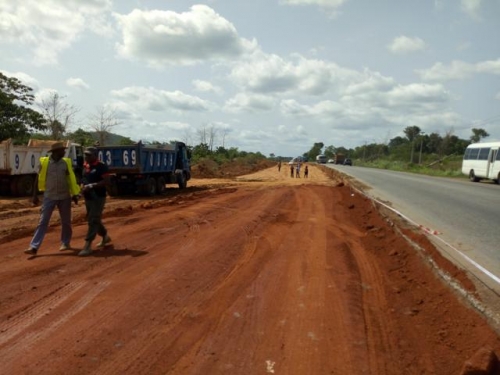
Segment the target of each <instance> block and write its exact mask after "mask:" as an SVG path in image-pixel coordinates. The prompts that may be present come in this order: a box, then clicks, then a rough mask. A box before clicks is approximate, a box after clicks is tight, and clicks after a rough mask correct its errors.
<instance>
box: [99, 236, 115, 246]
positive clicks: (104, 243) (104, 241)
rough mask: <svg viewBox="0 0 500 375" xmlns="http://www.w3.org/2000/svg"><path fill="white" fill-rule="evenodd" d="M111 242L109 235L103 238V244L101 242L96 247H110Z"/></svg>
mask: <svg viewBox="0 0 500 375" xmlns="http://www.w3.org/2000/svg"><path fill="white" fill-rule="evenodd" d="M110 242H111V237H109V236H108V235H107V234H106V235H105V236H104V237H103V238H102V240H101V242H99V243H98V244H97V245H96V247H104V246H106V245H108V244H109V243H110Z"/></svg>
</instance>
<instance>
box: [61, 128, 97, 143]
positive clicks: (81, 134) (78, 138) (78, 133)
mask: <svg viewBox="0 0 500 375" xmlns="http://www.w3.org/2000/svg"><path fill="white" fill-rule="evenodd" d="M67 138H68V139H71V140H72V141H73V142H75V143H78V144H80V145H82V146H91V145H93V144H94V137H93V136H92V133H91V132H88V131H85V130H83V129H81V128H78V129H77V130H75V131H74V132H72V133H68V135H67Z"/></svg>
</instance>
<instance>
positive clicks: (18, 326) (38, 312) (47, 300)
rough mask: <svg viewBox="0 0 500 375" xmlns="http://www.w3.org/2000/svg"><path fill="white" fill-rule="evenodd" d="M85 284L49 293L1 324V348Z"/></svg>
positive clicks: (64, 287)
mask: <svg viewBox="0 0 500 375" xmlns="http://www.w3.org/2000/svg"><path fill="white" fill-rule="evenodd" d="M84 284H85V283H84V282H81V281H77V282H71V283H69V284H67V285H64V286H63V287H61V288H58V289H56V290H55V291H53V292H51V293H49V294H48V295H46V296H45V297H44V298H42V299H41V300H38V301H37V302H35V303H34V304H32V305H31V306H29V307H27V308H26V309H24V310H22V311H21V312H19V313H18V314H15V315H14V316H10V317H9V319H8V320H7V321H5V322H4V323H2V324H0V333H1V334H2V335H1V336H0V346H1V345H3V344H5V343H6V342H8V341H9V340H10V339H12V338H13V337H15V336H16V335H18V334H19V333H21V332H22V331H24V330H25V329H26V328H28V327H29V326H30V325H32V324H33V323H35V322H37V321H38V320H39V319H40V318H42V317H43V316H44V315H46V314H48V313H49V312H50V311H51V310H53V309H55V308H56V307H57V306H59V305H60V304H61V303H62V302H64V301H65V300H66V299H67V298H69V297H70V296H71V295H72V294H73V293H75V292H76V291H77V290H78V289H80V288H81V287H82V286H83V285H84Z"/></svg>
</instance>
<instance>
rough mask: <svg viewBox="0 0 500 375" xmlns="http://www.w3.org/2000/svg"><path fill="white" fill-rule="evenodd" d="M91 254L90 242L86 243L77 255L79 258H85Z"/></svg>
mask: <svg viewBox="0 0 500 375" xmlns="http://www.w3.org/2000/svg"><path fill="white" fill-rule="evenodd" d="M90 254H92V247H91V242H90V241H86V242H85V246H83V250H82V251H80V252H79V253H78V256H79V257H86V256H89V255H90Z"/></svg>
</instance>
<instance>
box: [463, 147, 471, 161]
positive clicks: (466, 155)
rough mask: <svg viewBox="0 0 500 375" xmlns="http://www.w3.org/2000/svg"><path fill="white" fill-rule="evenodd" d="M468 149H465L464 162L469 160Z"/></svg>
mask: <svg viewBox="0 0 500 375" xmlns="http://www.w3.org/2000/svg"><path fill="white" fill-rule="evenodd" d="M470 150H471V149H470V148H466V149H465V154H464V160H469V158H470Z"/></svg>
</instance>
